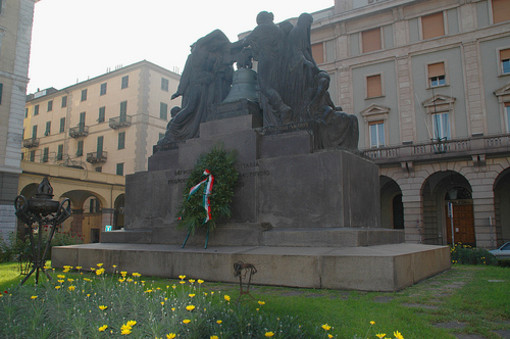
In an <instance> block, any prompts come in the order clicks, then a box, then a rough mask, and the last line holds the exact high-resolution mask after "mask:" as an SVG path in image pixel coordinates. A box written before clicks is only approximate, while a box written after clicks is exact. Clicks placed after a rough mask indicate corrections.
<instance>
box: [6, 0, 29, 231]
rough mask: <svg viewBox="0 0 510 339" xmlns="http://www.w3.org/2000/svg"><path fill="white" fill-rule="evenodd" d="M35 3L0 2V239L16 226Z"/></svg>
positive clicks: (22, 0)
mask: <svg viewBox="0 0 510 339" xmlns="http://www.w3.org/2000/svg"><path fill="white" fill-rule="evenodd" d="M35 2H36V1H34V0H17V1H5V0H0V238H2V237H5V236H6V234H7V233H10V232H13V231H14V230H15V225H16V217H15V215H14V206H13V201H14V199H15V198H16V194H17V188H18V177H19V174H20V173H21V168H20V151H21V150H20V147H19V145H20V144H21V131H22V125H23V111H24V109H23V107H24V104H25V94H26V87H27V83H28V77H27V74H28V61H29V55H30V40H31V34H32V21H33V14H34V3H35Z"/></svg>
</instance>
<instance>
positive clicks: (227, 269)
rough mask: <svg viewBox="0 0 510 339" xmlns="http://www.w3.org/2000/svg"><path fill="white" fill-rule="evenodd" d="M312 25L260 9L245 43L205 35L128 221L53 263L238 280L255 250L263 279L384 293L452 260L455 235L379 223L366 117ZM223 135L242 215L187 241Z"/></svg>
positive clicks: (130, 202) (137, 177)
mask: <svg viewBox="0 0 510 339" xmlns="http://www.w3.org/2000/svg"><path fill="white" fill-rule="evenodd" d="M311 23H312V17H311V15H309V14H306V13H305V14H302V15H301V16H300V17H299V19H298V21H297V23H296V26H295V27H294V26H293V25H292V24H291V23H289V22H286V23H282V24H280V25H275V24H274V23H273V16H272V14H271V13H268V12H261V13H260V14H259V15H258V16H257V27H256V28H255V29H254V30H253V31H252V32H251V33H250V34H249V35H248V36H247V37H246V38H245V39H243V40H241V41H238V42H235V43H232V44H231V43H230V42H229V41H228V39H227V38H226V36H225V35H224V34H223V33H222V32H221V31H218V30H216V31H213V32H212V33H210V34H208V35H207V36H205V37H203V38H201V39H199V40H198V41H197V42H196V43H194V44H193V45H192V51H191V54H190V56H189V57H188V60H187V62H186V66H185V68H184V72H183V74H182V78H181V81H180V83H179V87H178V90H177V92H176V93H175V94H174V95H172V98H175V97H178V96H182V97H183V98H182V107H174V108H173V109H172V120H171V121H170V122H169V124H168V126H167V131H166V134H165V137H164V138H162V139H161V140H160V141H159V142H158V144H157V145H155V146H154V154H153V155H152V156H151V157H150V158H149V160H148V171H146V172H140V173H135V174H133V175H129V176H127V177H126V200H125V211H126V213H125V220H126V224H125V227H124V229H123V230H120V231H113V232H103V233H102V234H101V244H87V245H79V246H71V247H69V246H66V247H58V248H55V249H54V250H53V257H52V260H53V262H52V264H53V265H54V266H57V267H58V266H62V265H81V266H83V267H91V266H94V265H95V264H96V263H97V262H102V263H104V265H105V267H108V265H112V264H116V265H118V267H120V268H122V269H123V270H127V271H137V272H140V273H142V274H146V275H158V276H165V277H174V278H175V277H177V276H178V275H179V274H186V275H187V276H190V277H197V278H201V279H207V280H215V281H229V282H235V281H236V277H235V276H234V271H233V264H234V263H236V262H238V261H243V262H250V263H252V264H254V265H255V266H256V267H257V269H258V274H257V276H256V277H255V278H254V280H253V283H255V284H257V283H259V284H271V285H285V286H296V287H313V288H347V289H362V290H378V291H393V290H398V289H401V288H403V287H405V286H409V285H411V284H413V283H415V282H417V281H419V280H421V279H424V278H426V277H428V276H431V275H434V274H437V273H439V272H441V271H443V270H446V269H448V268H449V267H450V260H449V248H448V247H446V246H426V245H419V244H405V243H404V230H395V229H387V228H383V227H381V222H380V198H379V197H380V190H379V175H378V168H377V166H376V165H375V164H374V163H373V162H371V161H370V160H368V159H365V158H362V157H360V156H359V155H358V153H359V152H358V150H357V145H358V121H357V118H356V117H355V116H354V115H352V114H348V113H345V112H343V111H342V109H341V107H337V106H335V105H334V103H333V101H332V100H331V97H330V95H329V92H328V88H329V82H330V78H329V75H328V74H327V73H326V72H325V71H322V70H320V69H319V68H318V67H317V64H316V62H315V61H314V60H313V57H312V55H311V45H310V35H309V34H310V27H311ZM252 60H256V61H258V67H257V72H256V73H255V71H253V70H251V64H252ZM233 62H237V65H238V68H239V69H238V71H236V72H235V73H234V72H233V68H232V63H233ZM232 79H234V82H232ZM229 93H230V94H229ZM227 95H228V96H227ZM220 144H221V145H222V147H223V148H224V149H225V150H227V151H230V150H235V151H236V153H237V164H236V167H237V170H238V172H239V181H238V183H237V186H235V189H234V197H233V202H232V216H231V218H230V219H229V220H215V221H216V224H217V227H216V229H215V230H214V232H212V233H211V235H210V237H209V238H207V239H208V244H209V247H207V249H204V248H203V244H204V237H205V230H204V231H203V232H200V231H198V232H196V234H194V236H192V237H191V238H190V239H189V240H188V241H187V245H186V246H187V247H186V248H182V247H181V244H182V243H183V240H184V239H185V237H186V233H187V230H180V229H178V227H177V225H178V217H179V215H178V213H179V209H180V205H181V203H182V201H183V193H184V190H185V188H186V184H187V181H188V178H189V177H190V173H191V172H192V170H193V168H194V166H195V163H196V161H197V159H198V158H199V157H200V155H201V154H204V153H208V152H209V151H211V149H212V148H213V147H215V146H218V145H220ZM211 174H212V175H214V173H211ZM187 188H188V189H189V186H188V187H187ZM212 195H214V190H213V191H212ZM212 203H213V199H212V198H211V204H212ZM212 217H213V218H214V216H212ZM204 228H205V227H204ZM186 239H187V237H186Z"/></svg>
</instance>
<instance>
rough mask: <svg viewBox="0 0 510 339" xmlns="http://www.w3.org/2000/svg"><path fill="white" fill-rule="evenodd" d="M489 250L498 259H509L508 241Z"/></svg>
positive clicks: (509, 247)
mask: <svg viewBox="0 0 510 339" xmlns="http://www.w3.org/2000/svg"><path fill="white" fill-rule="evenodd" d="M489 252H490V253H491V254H493V255H494V256H495V257H496V258H498V259H510V241H509V242H506V243H504V244H503V245H502V246H501V247H500V248H497V249H495V250H491V251H489Z"/></svg>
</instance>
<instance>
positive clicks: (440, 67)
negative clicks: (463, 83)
mask: <svg viewBox="0 0 510 339" xmlns="http://www.w3.org/2000/svg"><path fill="white" fill-rule="evenodd" d="M428 73H429V78H433V77H438V76H441V75H445V71H444V62H438V63H436V64H430V65H428Z"/></svg>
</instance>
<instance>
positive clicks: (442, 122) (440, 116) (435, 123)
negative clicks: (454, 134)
mask: <svg viewBox="0 0 510 339" xmlns="http://www.w3.org/2000/svg"><path fill="white" fill-rule="evenodd" d="M432 128H433V130H434V139H435V140H449V139H450V138H451V136H450V118H449V115H448V113H447V112H444V113H436V114H432Z"/></svg>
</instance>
